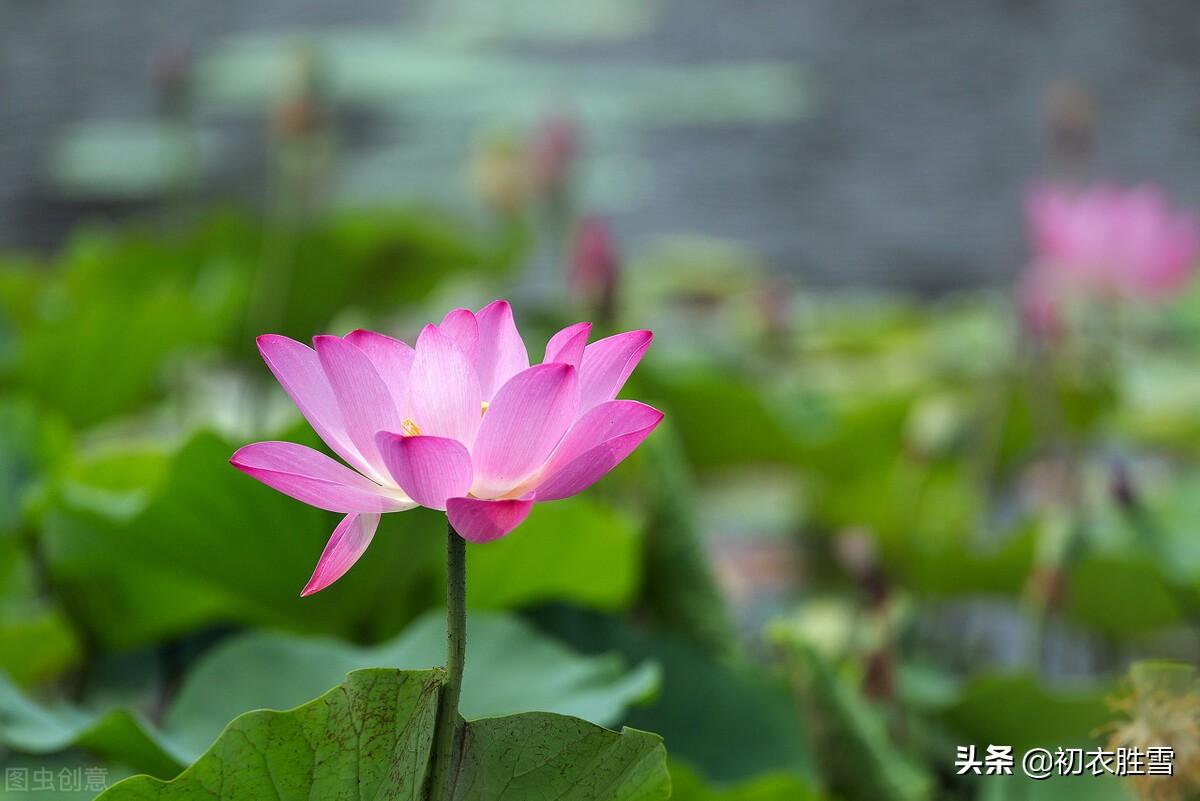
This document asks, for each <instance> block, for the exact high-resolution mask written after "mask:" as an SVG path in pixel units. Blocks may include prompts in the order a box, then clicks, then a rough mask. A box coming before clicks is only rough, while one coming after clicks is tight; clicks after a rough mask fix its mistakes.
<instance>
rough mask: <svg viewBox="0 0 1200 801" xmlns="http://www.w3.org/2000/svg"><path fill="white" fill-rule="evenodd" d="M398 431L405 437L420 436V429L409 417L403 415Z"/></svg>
mask: <svg viewBox="0 0 1200 801" xmlns="http://www.w3.org/2000/svg"><path fill="white" fill-rule="evenodd" d="M400 432H401V433H402V434H404V436H406V437H419V436H421V429H420V428H418V427H417V424H416V423H414V422H413V419H412V418H411V417H405V418H404V422H403V423H401V424H400Z"/></svg>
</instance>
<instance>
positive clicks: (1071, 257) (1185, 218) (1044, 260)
mask: <svg viewBox="0 0 1200 801" xmlns="http://www.w3.org/2000/svg"><path fill="white" fill-rule="evenodd" d="M1025 213H1026V218H1027V223H1028V228H1029V236H1030V244H1031V247H1032V248H1033V253H1034V260H1033V265H1032V267H1031V269H1032V270H1034V271H1035V272H1039V273H1045V274H1046V275H1045V277H1039V278H1038V283H1039V284H1040V285H1043V286H1050V285H1053V286H1057V287H1058V288H1059V289H1060V290H1061V291H1064V292H1076V293H1082V294H1088V295H1098V296H1102V297H1130V298H1161V297H1165V296H1169V295H1171V294H1174V293H1176V292H1178V291H1179V290H1181V289H1182V288H1183V287H1184V286H1185V285H1186V284H1187V282H1188V281H1189V280H1190V279H1191V277H1192V273H1193V270H1194V267H1195V263H1196V259H1197V255H1198V254H1200V219H1198V218H1197V216H1196V215H1195V214H1194V213H1192V212H1190V211H1177V210H1173V209H1172V208H1171V207H1170V204H1169V203H1168V202H1167V199H1166V197H1165V196H1164V195H1163V193H1162V191H1161V190H1159V189H1158V188H1157V187H1153V186H1141V187H1135V188H1132V189H1123V188H1121V187H1116V186H1111V185H1097V186H1094V187H1091V188H1087V189H1082V190H1072V189H1071V188H1069V187H1065V186H1059V185H1054V184H1039V185H1036V186H1034V187H1033V188H1032V189H1031V190H1030V191H1029V192H1028V194H1027V195H1026V199H1025Z"/></svg>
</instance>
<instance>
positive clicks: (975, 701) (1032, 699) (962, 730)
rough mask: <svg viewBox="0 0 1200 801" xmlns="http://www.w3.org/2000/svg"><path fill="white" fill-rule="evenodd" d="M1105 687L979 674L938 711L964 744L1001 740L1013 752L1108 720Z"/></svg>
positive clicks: (1081, 735)
mask: <svg viewBox="0 0 1200 801" xmlns="http://www.w3.org/2000/svg"><path fill="white" fill-rule="evenodd" d="M1105 695H1106V691H1105V689H1104V688H1095V687H1085V688H1077V689H1070V690H1051V689H1048V688H1047V687H1045V686H1043V685H1042V684H1040V683H1039V682H1038V681H1037V680H1036V679H1034V678H1033V677H1030V676H1024V675H1007V676H999V675H995V676H980V677H978V678H976V679H974V680H972V681H971V682H970V683H969V684H968V685H967V686H966V687H964V688H963V691H962V695H961V696H960V698H959V700H958V702H957V703H956V704H954V705H953V706H951V707H949V708H948V709H947V710H945V712H944V713H943V714H942V719H943V721H944V722H945V723H947V724H948V725H950V726H952V727H953V728H954V729H955V730H956V731H957V732H958V733H959V734H960V735H961V738H962V740H963V742H964V743H984V744H986V743H1003V744H1004V745H1011V746H1013V748H1014V749H1015V750H1017V751H1023V750H1025V749H1029V748H1035V747H1045V746H1046V744H1048V743H1074V742H1079V741H1080V740H1083V739H1085V738H1087V737H1090V736H1091V734H1092V732H1094V731H1096V730H1097V729H1099V728H1101V727H1102V726H1103V725H1104V724H1105V723H1107V722H1109V721H1111V720H1112V719H1113V718H1114V716H1115V713H1114V712H1113V711H1112V710H1111V709H1110V708H1109V706H1108V705H1107V704H1106V703H1105V700H1104V699H1105Z"/></svg>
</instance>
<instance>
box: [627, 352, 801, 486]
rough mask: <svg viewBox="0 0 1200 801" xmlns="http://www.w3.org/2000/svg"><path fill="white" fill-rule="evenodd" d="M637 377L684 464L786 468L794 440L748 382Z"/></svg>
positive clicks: (687, 375) (650, 373)
mask: <svg viewBox="0 0 1200 801" xmlns="http://www.w3.org/2000/svg"><path fill="white" fill-rule="evenodd" d="M652 367H653V365H651V364H647V365H646V366H645V367H644V368H643V369H642V371H640V372H639V374H638V381H639V386H641V387H642V388H643V389H644V391H645V393H646V395H647V397H648V398H650V399H651V400H653V401H654V402H657V403H659V404H661V406H662V407H663V408H664V409H666V410H668V412H669V415H670V418H671V420H672V425H674V426H675V429H676V431H678V432H679V436H680V439H681V441H682V442H683V447H684V450H685V451H686V452H687V455H688V460H689V461H690V462H691V463H692V464H694V465H696V466H697V467H700V468H710V467H720V466H727V465H731V464H745V463H747V462H750V463H754V462H776V463H778V462H784V463H787V462H791V461H793V460H794V459H795V458H796V457H797V453H798V451H797V447H796V443H795V437H794V436H793V434H792V432H791V431H790V430H789V428H788V426H787V425H786V424H785V423H784V421H783V419H782V416H783V413H782V410H781V409H780V408H779V405H778V404H775V403H774V402H773V401H772V399H769V398H768V397H767V396H766V393H764V392H763V391H761V390H760V388H758V387H756V386H755V385H754V384H753V383H752V382H749V381H746V380H740V379H738V378H737V377H735V376H732V375H730V374H729V372H728V371H725V372H722V373H715V372H707V371H699V370H687V371H681V370H664V369H651V368H652Z"/></svg>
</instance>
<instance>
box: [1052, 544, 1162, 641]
mask: <svg viewBox="0 0 1200 801" xmlns="http://www.w3.org/2000/svg"><path fill="white" fill-rule="evenodd" d="M1069 582H1070V583H1069V585H1068V590H1069V593H1070V598H1069V607H1068V609H1069V612H1070V614H1071V616H1072V617H1073V618H1075V619H1076V620H1078V621H1079V622H1081V623H1084V624H1086V625H1089V626H1092V627H1093V628H1095V629H1097V630H1099V631H1103V632H1105V633H1107V634H1111V635H1114V636H1121V635H1126V636H1128V635H1131V634H1137V633H1138V632H1144V631H1147V630H1151V629H1156V628H1162V627H1165V626H1169V625H1171V624H1173V623H1177V622H1179V621H1180V620H1181V619H1182V614H1181V611H1180V608H1179V598H1178V597H1177V596H1176V595H1175V593H1174V592H1173V591H1172V589H1171V587H1170V585H1169V584H1168V581H1167V579H1166V577H1165V576H1164V575H1163V570H1162V568H1161V567H1159V565H1158V564H1157V563H1155V562H1153V561H1151V560H1148V559H1146V558H1144V557H1140V556H1132V557H1129V558H1126V559H1119V558H1113V557H1100V556H1097V557H1091V558H1088V559H1086V560H1084V561H1083V562H1082V563H1081V564H1079V565H1077V566H1075V567H1074V568H1073V569H1072V570H1071V574H1070V578H1069Z"/></svg>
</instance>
